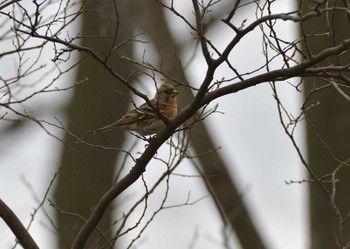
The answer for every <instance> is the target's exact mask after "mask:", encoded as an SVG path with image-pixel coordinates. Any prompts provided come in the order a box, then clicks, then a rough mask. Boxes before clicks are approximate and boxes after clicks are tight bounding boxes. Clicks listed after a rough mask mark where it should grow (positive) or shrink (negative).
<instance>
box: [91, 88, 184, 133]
mask: <svg viewBox="0 0 350 249" xmlns="http://www.w3.org/2000/svg"><path fill="white" fill-rule="evenodd" d="M178 93H179V92H178V91H176V89H175V87H174V86H173V85H171V84H162V85H161V86H160V87H159V88H158V91H157V93H156V94H155V95H154V98H153V99H151V103H152V104H153V106H154V107H155V108H157V109H158V110H159V112H160V113H161V114H162V115H163V116H164V117H165V118H167V119H173V118H174V117H175V116H176V115H177V104H176V95H177V94H178ZM164 126H165V123H164V120H162V117H161V116H160V114H159V113H158V112H157V111H155V110H154V109H152V108H151V107H150V106H149V105H148V104H147V103H144V104H142V105H141V106H139V107H137V108H136V109H133V110H131V111H129V112H128V113H126V114H125V115H124V116H123V117H122V118H121V119H119V120H117V121H115V122H114V123H112V124H109V125H107V126H104V127H101V128H99V129H97V130H95V131H94V134H97V133H100V132H104V131H108V130H112V129H113V128H114V127H119V128H122V129H125V130H129V131H135V132H137V133H138V134H140V135H141V136H143V137H144V136H149V135H153V134H157V133H158V132H159V131H160V130H161V129H162V128H164Z"/></svg>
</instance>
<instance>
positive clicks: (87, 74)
mask: <svg viewBox="0 0 350 249" xmlns="http://www.w3.org/2000/svg"><path fill="white" fill-rule="evenodd" d="M117 4H118V7H120V9H122V11H120V13H119V18H120V19H121V20H120V23H119V27H118V38H119V39H124V38H126V37H131V36H132V29H131V27H130V26H129V23H130V22H129V21H128V20H127V17H128V13H127V6H122V5H125V4H127V2H126V1H123V2H118V3H117ZM87 8H88V10H89V11H90V12H87V13H85V14H84V15H83V20H82V27H81V32H80V34H81V35H82V36H90V37H94V38H90V39H87V38H85V39H81V42H82V44H81V45H82V46H86V47H90V48H92V49H94V50H95V51H97V52H99V54H100V55H101V56H102V50H103V51H107V50H108V48H109V46H110V44H111V39H110V38H98V37H102V36H103V37H107V36H111V35H112V34H114V32H115V31H116V30H117V29H116V25H117V18H116V14H115V12H114V5H113V3H112V1H110V0H104V1H101V0H92V1H88V2H87ZM97 9H99V11H96V10H97ZM95 37H96V38H95ZM119 42H120V40H119ZM119 42H118V41H117V43H119ZM130 54H131V51H130V46H124V47H122V48H120V49H118V50H117V53H116V54H114V55H113V56H112V57H111V58H110V60H109V64H110V65H113V66H114V67H115V68H116V70H117V71H118V73H120V74H121V75H123V76H127V75H129V70H128V68H127V67H126V65H125V64H124V63H123V61H122V60H121V59H119V55H125V56H128V57H130ZM85 78H88V82H86V83H84V84H83V85H81V86H79V87H77V88H75V90H74V96H73V99H72V102H71V103H70V104H69V106H68V110H67V115H68V121H69V125H68V130H69V131H71V132H73V133H74V134H76V135H78V136H81V135H84V134H86V132H87V131H89V130H93V129H96V128H99V127H101V126H104V125H106V124H109V123H111V122H113V121H115V120H117V119H118V118H120V117H121V116H122V114H124V113H125V112H126V110H127V102H126V101H124V100H123V98H122V97H121V96H120V95H118V94H116V93H115V92H114V91H113V90H114V89H115V90H118V91H123V92H125V90H126V88H125V87H121V86H122V85H121V84H119V83H118V81H117V80H116V79H115V78H113V77H111V75H110V74H109V73H108V72H106V70H105V69H104V68H103V66H102V65H100V64H98V63H97V62H96V61H94V59H91V58H87V59H85V60H84V61H83V62H82V63H81V64H80V65H79V69H78V74H77V81H79V80H82V79H85ZM124 134H125V133H124V132H109V133H105V134H101V135H96V136H91V135H88V136H85V138H84V139H86V140H87V141H89V142H91V143H96V144H103V145H105V146H110V147H117V148H118V147H120V146H121V144H122V143H123V141H124ZM66 141H67V143H69V142H72V141H75V139H74V138H71V137H70V136H69V135H66ZM73 147H74V148H73V149H72V148H69V147H64V148H63V151H62V157H61V171H60V175H59V180H58V182H57V187H56V191H55V203H56V205H57V207H58V208H60V209H62V210H63V211H66V212H71V213H76V214H79V215H80V216H82V217H84V218H87V217H89V215H90V213H91V211H92V209H93V207H94V205H95V204H96V202H97V201H98V200H99V199H100V197H101V196H102V195H103V194H104V193H105V191H106V190H107V189H109V188H110V187H111V185H112V180H113V175H114V170H115V163H116V159H117V156H118V155H117V152H116V151H111V150H103V149H98V148H94V147H90V146H86V145H74V146H73ZM57 218H58V228H59V240H60V241H59V242H60V245H59V247H60V248H69V247H70V245H71V243H72V240H73V239H74V238H75V236H76V234H77V232H78V231H79V229H80V226H81V225H82V224H83V221H81V220H79V219H78V218H76V217H74V216H70V215H63V214H60V213H58V216H57ZM110 224H111V223H110V214H107V215H105V217H104V219H103V220H102V222H100V224H99V228H100V229H101V230H102V231H106V229H108V228H109V227H110ZM98 240H100V241H101V236H100V235H98V234H97V233H95V234H94V235H93V236H91V237H90V240H89V242H88V244H87V246H89V245H90V246H91V245H95V246H92V248H97V247H96V244H94V243H96V241H98Z"/></svg>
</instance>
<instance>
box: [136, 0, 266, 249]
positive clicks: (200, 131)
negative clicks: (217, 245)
mask: <svg viewBox="0 0 350 249" xmlns="http://www.w3.org/2000/svg"><path fill="white" fill-rule="evenodd" d="M130 3H132V7H131V9H132V12H133V20H134V22H135V23H137V25H139V26H141V29H142V30H143V31H144V32H146V33H147V35H148V36H149V38H150V39H151V41H152V44H153V45H154V46H155V47H156V49H157V52H158V59H159V61H160V67H161V69H162V70H163V72H164V73H165V74H167V75H169V76H170V77H172V78H174V79H176V80H178V81H179V82H182V83H186V82H187V79H186V76H185V74H184V70H183V68H182V65H181V62H180V61H179V59H178V58H179V55H181V54H182V51H181V48H179V47H176V45H175V44H176V42H175V41H174V40H173V37H172V36H171V33H170V30H169V27H168V25H167V21H166V19H165V17H164V13H163V11H164V9H163V8H162V6H161V5H160V4H158V3H156V2H152V1H137V0H134V1H131V2H130ZM179 90H180V91H181V93H180V94H179V95H178V105H179V109H180V110H181V109H182V108H183V107H185V106H186V105H188V104H189V103H191V101H192V100H193V94H192V93H191V91H190V90H189V88H187V87H182V88H179ZM190 139H191V145H192V147H193V149H194V150H195V152H196V153H198V154H202V153H204V152H207V151H209V150H212V149H214V148H216V146H215V145H214V142H213V141H212V139H211V136H210V134H209V132H208V130H207V128H206V126H205V124H204V122H199V123H197V124H196V126H195V128H194V129H192V131H191V137H190ZM198 160H199V162H200V165H201V167H202V170H203V173H204V174H206V175H210V176H215V177H208V178H207V180H208V182H209V185H210V187H211V189H212V194H213V195H214V196H213V198H214V199H216V200H217V201H218V202H217V203H216V204H218V205H219V206H218V209H219V210H218V211H220V213H221V214H222V215H223V216H224V217H223V219H224V220H223V222H224V224H225V225H227V220H228V223H229V225H230V226H231V227H232V228H233V229H234V231H235V233H236V235H237V237H238V239H239V242H240V243H241V245H242V248H247V249H250V248H254V249H263V248H266V247H265V246H264V244H263V241H262V239H261V237H260V234H259V233H258V231H257V230H256V228H255V226H254V222H253V220H252V219H251V217H250V216H249V213H248V210H247V208H246V206H245V204H244V203H243V201H242V197H241V195H240V194H239V192H238V190H237V188H236V183H235V181H234V179H233V178H232V177H231V176H230V172H229V170H228V168H229V167H234V166H233V164H232V162H230V164H229V165H227V164H226V163H225V162H224V160H223V159H222V158H221V156H220V154H219V153H218V152H212V153H208V154H207V155H206V156H203V157H199V158H198ZM222 211H223V212H224V214H223V213H222Z"/></svg>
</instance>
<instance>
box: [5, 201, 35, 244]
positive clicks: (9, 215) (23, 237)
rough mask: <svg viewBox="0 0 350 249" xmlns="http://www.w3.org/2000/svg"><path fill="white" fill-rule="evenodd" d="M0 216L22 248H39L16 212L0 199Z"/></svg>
mask: <svg viewBox="0 0 350 249" xmlns="http://www.w3.org/2000/svg"><path fill="white" fill-rule="evenodd" d="M0 217H1V218H2V219H3V220H4V221H5V223H6V224H7V225H8V227H9V228H10V229H11V231H12V232H13V233H14V235H15V236H16V238H17V239H18V241H19V243H20V244H21V245H22V246H23V248H24V249H39V247H38V245H37V244H36V243H35V241H34V240H33V238H32V236H31V235H30V234H29V232H28V231H27V229H26V228H25V227H24V226H23V224H22V223H21V221H20V220H19V219H18V217H17V216H16V214H15V213H14V212H13V211H12V210H11V209H10V208H9V207H8V206H7V205H6V203H5V202H4V201H3V200H2V199H0Z"/></svg>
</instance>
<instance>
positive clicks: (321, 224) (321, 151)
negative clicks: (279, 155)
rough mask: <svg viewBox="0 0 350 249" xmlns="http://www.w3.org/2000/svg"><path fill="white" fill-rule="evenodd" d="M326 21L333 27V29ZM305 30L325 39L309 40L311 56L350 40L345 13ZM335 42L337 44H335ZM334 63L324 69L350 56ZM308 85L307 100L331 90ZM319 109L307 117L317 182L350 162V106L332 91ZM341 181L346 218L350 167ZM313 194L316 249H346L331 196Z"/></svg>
mask: <svg viewBox="0 0 350 249" xmlns="http://www.w3.org/2000/svg"><path fill="white" fill-rule="evenodd" d="M327 2H328V3H327V4H328V6H330V7H332V6H334V4H335V2H336V4H337V5H338V6H342V1H338V0H336V1H334V0H332V1H327ZM309 5H310V2H309V1H303V7H302V8H303V10H304V13H306V11H308V10H309V9H308V8H309ZM342 7H343V6H342ZM321 19H322V21H321ZM327 20H328V21H329V23H328V25H327ZM303 26H304V30H305V33H306V34H323V35H321V36H310V37H309V38H308V43H307V44H308V46H309V49H310V50H311V52H312V54H316V53H318V52H320V51H322V50H323V49H325V48H327V47H330V46H334V45H338V44H340V43H341V42H342V40H343V39H344V38H349V35H350V29H349V21H348V19H347V18H346V16H345V15H344V14H343V13H341V12H335V15H334V16H332V15H329V16H325V15H323V16H321V17H318V18H311V19H310V20H308V21H306V22H305V23H304V24H303ZM327 32H330V34H329V35H328V36H327V35H325V34H326V33H327ZM333 36H334V37H335V40H333V39H332V37H333ZM306 51H307V47H306V46H305V44H304V52H305V53H306ZM332 59H333V61H329V60H328V61H327V62H325V63H327V64H333V65H337V64H338V60H339V61H342V62H346V61H347V63H348V62H349V61H350V57H349V56H342V57H337V58H332ZM344 60H345V61H344ZM343 64H346V63H343ZM304 82H305V88H306V91H305V94H306V95H307V94H309V93H310V91H312V90H313V89H315V88H317V87H320V86H324V85H325V84H329V83H325V82H324V81H322V80H320V79H315V78H305V79H304ZM348 93H349V92H348ZM316 103H319V104H318V105H317V106H316V107H314V108H312V109H311V110H310V111H308V112H307V115H306V117H307V120H308V121H309V122H310V123H311V124H312V125H310V124H308V125H307V149H308V158H309V164H310V166H311V168H312V170H313V171H314V173H315V174H316V175H317V176H318V177H322V176H324V175H326V174H329V173H332V172H333V171H334V170H335V169H336V168H337V166H338V165H340V162H339V161H337V160H336V159H335V158H337V159H339V160H341V161H346V160H348V159H349V157H350V132H349V128H350V103H349V102H348V101H347V100H346V99H345V98H344V97H342V96H341V95H340V94H339V93H338V92H337V91H336V90H335V88H334V87H332V86H331V87H328V88H327V89H325V90H322V91H319V92H318V93H315V94H314V95H313V96H312V97H311V98H310V99H309V100H308V102H307V104H308V105H311V104H316ZM326 145H327V146H326ZM328 150H330V151H331V153H332V154H330V153H329V151H328ZM334 157H335V158H334ZM336 178H337V179H339V182H338V183H337V185H336V187H337V188H336V204H337V205H338V207H339V209H340V212H341V213H342V215H343V216H344V217H345V215H346V213H347V212H349V210H350V199H349V196H350V181H349V179H350V171H349V169H348V167H343V168H342V169H341V170H340V171H339V172H338V173H337V177H336ZM327 180H330V178H329V177H328V178H327ZM324 185H325V187H326V188H327V189H328V190H329V191H332V186H331V184H330V183H328V184H326V183H325V184H324ZM309 190H310V225H311V226H310V229H311V248H313V249H319V248H329V249H331V248H342V247H338V246H337V244H336V239H338V240H339V241H340V244H341V243H342V242H341V240H342V239H341V238H340V237H339V235H340V234H339V224H338V220H337V218H336V213H335V210H334V208H333V207H332V206H331V204H330V201H329V200H328V199H327V194H326V193H324V192H323V191H322V190H321V189H320V188H319V187H318V186H317V184H310V188H309ZM344 229H345V230H344V234H345V238H344V239H345V241H346V240H348V239H350V237H349V234H350V226H349V225H348V224H345V227H344Z"/></svg>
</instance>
